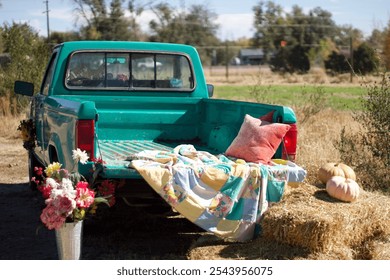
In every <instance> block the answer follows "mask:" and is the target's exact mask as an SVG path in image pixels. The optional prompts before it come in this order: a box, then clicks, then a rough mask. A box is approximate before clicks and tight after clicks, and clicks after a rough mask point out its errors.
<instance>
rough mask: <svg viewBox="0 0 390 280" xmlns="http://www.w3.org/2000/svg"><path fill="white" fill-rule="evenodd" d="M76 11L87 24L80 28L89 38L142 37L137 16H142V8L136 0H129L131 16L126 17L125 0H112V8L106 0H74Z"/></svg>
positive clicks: (122, 38)
mask: <svg viewBox="0 0 390 280" xmlns="http://www.w3.org/2000/svg"><path fill="white" fill-rule="evenodd" d="M73 2H74V3H75V4H76V7H77V8H76V13H77V15H78V16H79V17H81V18H83V19H84V20H85V22H86V25H84V26H82V27H81V28H80V34H81V37H82V38H83V39H87V40H115V41H119V40H123V41H127V40H137V39H141V38H142V34H141V32H140V27H139V25H138V24H137V23H136V21H135V18H136V17H138V16H140V15H141V13H142V11H143V10H142V8H141V7H138V6H137V5H136V3H135V1H134V0H131V1H129V3H128V8H129V11H130V16H129V17H125V10H124V9H123V8H122V4H123V3H124V0H111V2H110V4H109V5H110V9H108V8H107V6H106V3H105V2H106V1H104V0H73Z"/></svg>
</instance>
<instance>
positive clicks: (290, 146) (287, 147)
mask: <svg viewBox="0 0 390 280" xmlns="http://www.w3.org/2000/svg"><path fill="white" fill-rule="evenodd" d="M290 126H291V128H290V130H289V131H287V133H286V135H285V136H284V147H283V156H282V157H283V159H287V160H291V161H295V159H296V155H297V139H298V129H297V125H296V124H290Z"/></svg>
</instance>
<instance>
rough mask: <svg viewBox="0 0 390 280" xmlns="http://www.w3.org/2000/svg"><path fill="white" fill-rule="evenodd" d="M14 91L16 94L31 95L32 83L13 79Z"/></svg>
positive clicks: (32, 90) (32, 92)
mask: <svg viewBox="0 0 390 280" xmlns="http://www.w3.org/2000/svg"><path fill="white" fill-rule="evenodd" d="M14 92H15V93H16V94H21V95H26V96H33V94H34V84H33V83H29V82H24V81H15V83H14Z"/></svg>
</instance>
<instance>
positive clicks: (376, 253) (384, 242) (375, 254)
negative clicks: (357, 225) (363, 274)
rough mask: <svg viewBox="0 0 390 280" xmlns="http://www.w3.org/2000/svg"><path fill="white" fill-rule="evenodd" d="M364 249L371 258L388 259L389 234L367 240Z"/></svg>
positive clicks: (389, 257)
mask: <svg viewBox="0 0 390 280" xmlns="http://www.w3.org/2000/svg"><path fill="white" fill-rule="evenodd" d="M366 249H367V251H368V255H369V257H368V258H369V259H371V260H390V235H389V236H386V237H381V238H378V239H374V240H371V241H369V242H367V244H366Z"/></svg>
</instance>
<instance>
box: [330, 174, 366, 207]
mask: <svg viewBox="0 0 390 280" xmlns="http://www.w3.org/2000/svg"><path fill="white" fill-rule="evenodd" d="M326 191H327V192H328V194H329V195H330V196H331V197H334V198H336V199H339V200H341V201H345V202H353V201H355V200H356V199H357V198H358V197H359V194H360V187H359V185H358V183H356V181H354V180H352V179H350V178H344V177H342V176H333V177H332V178H330V179H329V180H328V182H327V183H326Z"/></svg>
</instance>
